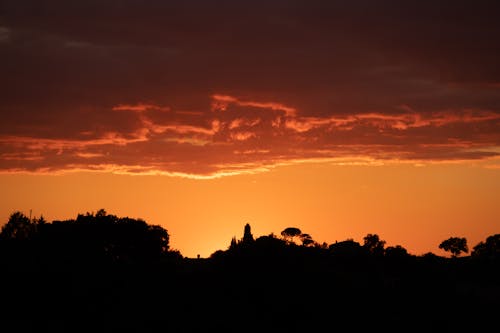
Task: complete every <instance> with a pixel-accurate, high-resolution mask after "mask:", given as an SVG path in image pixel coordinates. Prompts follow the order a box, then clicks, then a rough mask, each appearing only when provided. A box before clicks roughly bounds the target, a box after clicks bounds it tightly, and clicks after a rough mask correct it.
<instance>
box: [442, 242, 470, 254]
mask: <svg viewBox="0 0 500 333" xmlns="http://www.w3.org/2000/svg"><path fill="white" fill-rule="evenodd" d="M439 248H440V249H442V250H445V251H446V252H450V253H451V255H452V257H458V256H459V255H460V254H461V253H462V252H465V253H467V252H469V248H468V247H467V239H465V238H463V237H450V238H448V239H446V240H444V241H442V242H441V244H439Z"/></svg>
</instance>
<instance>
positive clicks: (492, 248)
mask: <svg viewBox="0 0 500 333" xmlns="http://www.w3.org/2000/svg"><path fill="white" fill-rule="evenodd" d="M471 256H473V257H483V258H500V234H495V235H491V236H488V238H486V242H480V243H478V244H477V245H476V246H474V248H473V249H472V252H471Z"/></svg>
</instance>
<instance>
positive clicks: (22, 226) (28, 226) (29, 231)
mask: <svg viewBox="0 0 500 333" xmlns="http://www.w3.org/2000/svg"><path fill="white" fill-rule="evenodd" d="M35 231H36V224H35V223H32V222H31V221H30V219H29V217H27V216H26V215H24V214H23V213H21V212H20V211H16V212H14V213H12V214H11V215H10V217H9V221H8V222H7V223H6V224H5V225H4V226H3V227H2V231H1V232H0V235H1V237H2V238H4V239H18V240H21V239H29V238H31V237H32V236H33V234H34V233H35Z"/></svg>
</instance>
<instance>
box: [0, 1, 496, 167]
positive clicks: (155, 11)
mask: <svg viewBox="0 0 500 333" xmlns="http://www.w3.org/2000/svg"><path fill="white" fill-rule="evenodd" d="M499 9H500V6H499V4H498V2H497V1H475V2H470V1H440V2H438V3H435V2H419V1H415V2H413V1H412V2H404V3H403V2H401V1H377V2H373V1H349V2H346V1H329V2H325V1H294V0H291V1H251V2H250V1H248V2H242V1H238V2H235V1H185V0H183V1H147V2H144V1H138V0H135V1H132V0H124V1H118V2H117V1H97V0H96V1H93V0H88V1H62V0H59V1H23V0H16V1H6V0H4V1H2V2H1V3H0V72H1V73H2V80H1V81H0V113H1V116H2V121H1V122H0V154H1V155H0V168H1V169H2V170H12V169H19V170H24V169H26V170H36V169H44V168H49V169H54V170H63V169H68V168H77V167H78V168H80V167H81V168H86V167H92V168H99V165H101V166H102V168H107V167H109V166H110V165H113V166H115V167H116V166H123V168H124V169H127V168H128V169H130V168H132V167H134V168H135V169H134V170H137V171H138V170H142V169H140V168H137V167H136V166H139V167H141V166H142V167H143V168H145V169H146V170H161V171H172V172H189V173H200V174H201V173H202V174H206V173H210V172H217V171H221V170H225V169H231V168H241V167H243V168H246V167H248V168H252V167H256V166H262V165H272V164H273V163H278V162H280V163H282V162H286V161H289V160H292V159H304V158H320V157H326V158H332V157H346V156H347V157H348V156H361V155H363V156H367V157H370V158H376V159H385V158H388V159H409V160H413V159H415V160H422V159H423V160H426V159H427V160H454V159H477V158H488V157H491V156H493V155H496V152H498V144H499V141H500V139H499V134H498V133H500V128H499V120H498V117H499V115H500V70H499V68H500V67H499V66H498V65H497V62H498V60H497V59H499V58H500V43H499V42H498V40H499V38H498V37H499V36H500V24H499V23H498V22H499V21H498V17H497V14H498V12H499ZM215 95H219V96H229V97H231V98H233V100H231V101H230V102H229V103H227V104H228V110H226V111H221V110H215V109H214V106H213V104H214V103H216V102H221V101H220V100H219V101H218V100H217V98H214V97H213V96H215ZM120 105H121V106H126V105H129V106H138V105H149V106H150V107H149V108H145V110H143V111H140V112H138V111H137V110H126V109H123V110H117V107H119V106H120ZM155 107H156V108H155ZM280 107H281V108H280ZM285 108H289V109H294V110H295V114H294V115H291V114H290V113H288V114H287V112H286V110H285ZM370 115H372V116H370ZM30 140H31V141H33V143H30ZM34 143H37V144H34ZM430 145H432V147H431V146H430ZM346 147H347V148H346ZM438 147H439V148H438Z"/></svg>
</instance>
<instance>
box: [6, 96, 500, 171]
mask: <svg viewBox="0 0 500 333" xmlns="http://www.w3.org/2000/svg"><path fill="white" fill-rule="evenodd" d="M221 100H223V101H224V102H225V104H224V107H223V109H221V108H220V107H215V108H214V103H219V102H220V101H221ZM165 110H168V112H169V114H171V115H175V116H172V117H171V118H162V121H161V122H155V121H153V120H152V118H154V115H155V113H164V112H165ZM287 110H294V111H295V112H293V113H291V112H288V111H287ZM116 111H120V112H126V113H130V114H132V115H134V117H136V118H137V119H136V121H135V122H133V123H135V124H137V127H136V128H134V129H133V130H131V131H130V132H124V133H119V132H117V131H116V129H115V128H113V127H110V128H108V132H103V133H102V134H101V136H100V137H92V138H88V139H74V138H65V139H46V138H35V137H27V136H25V137H23V136H0V152H1V154H0V162H1V164H0V166H1V169H2V171H4V172H6V171H16V172H19V171H22V170H24V171H30V172H40V171H42V172H49V171H53V172H60V171H68V170H69V171H71V170H84V169H85V170H92V171H110V172H119V173H131V174H152V173H158V174H169V175H183V176H187V175H193V177H218V176H220V175H233V174H238V173H248V172H252V170H254V171H256V170H259V171H263V170H268V169H269V168H272V167H273V166H276V165H281V164H287V163H295V162H297V161H307V160H310V161H317V160H324V161H338V163H343V164H345V163H349V162H348V161H351V163H355V162H356V161H358V160H360V159H364V160H366V159H368V160H370V161H371V162H373V161H381V162H382V163H383V162H384V161H385V162H391V161H392V162H394V161H398V162H399V161H411V162H419V161H428V162H434V161H457V160H460V161H463V160H478V159H488V158H492V157H496V156H498V155H500V153H499V152H498V149H494V148H495V147H498V145H499V141H500V135H499V132H498V128H499V124H500V114H499V113H495V112H492V111H488V110H469V109H468V110H456V111H454V112H453V111H451V110H443V111H439V112H431V113H422V114H421V113H418V112H415V111H413V110H411V109H408V108H404V110H403V111H401V112H400V113H399V114H390V115H388V114H382V113H359V114H353V113H349V114H345V115H336V116H330V117H311V116H301V115H300V112H298V110H296V109H295V108H293V107H288V106H285V105H283V104H280V103H274V102H259V101H248V100H245V101H242V100H240V99H239V98H237V97H234V96H228V95H226V96H224V98H223V99H221V98H220V95H213V96H211V97H210V98H208V101H207V105H206V111H205V112H201V113H195V114H193V115H192V114H188V115H183V114H182V113H181V115H182V116H181V117H179V116H178V114H177V113H176V112H175V110H174V109H172V108H170V107H167V106H161V105H153V104H148V105H145V104H134V105H127V106H124V104H119V105H118V106H114V107H111V108H110V110H109V112H110V113H112V112H116ZM146 111H148V112H146ZM193 117H195V118H201V119H196V120H193ZM197 123H198V124H205V126H201V125H198V124H197Z"/></svg>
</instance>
